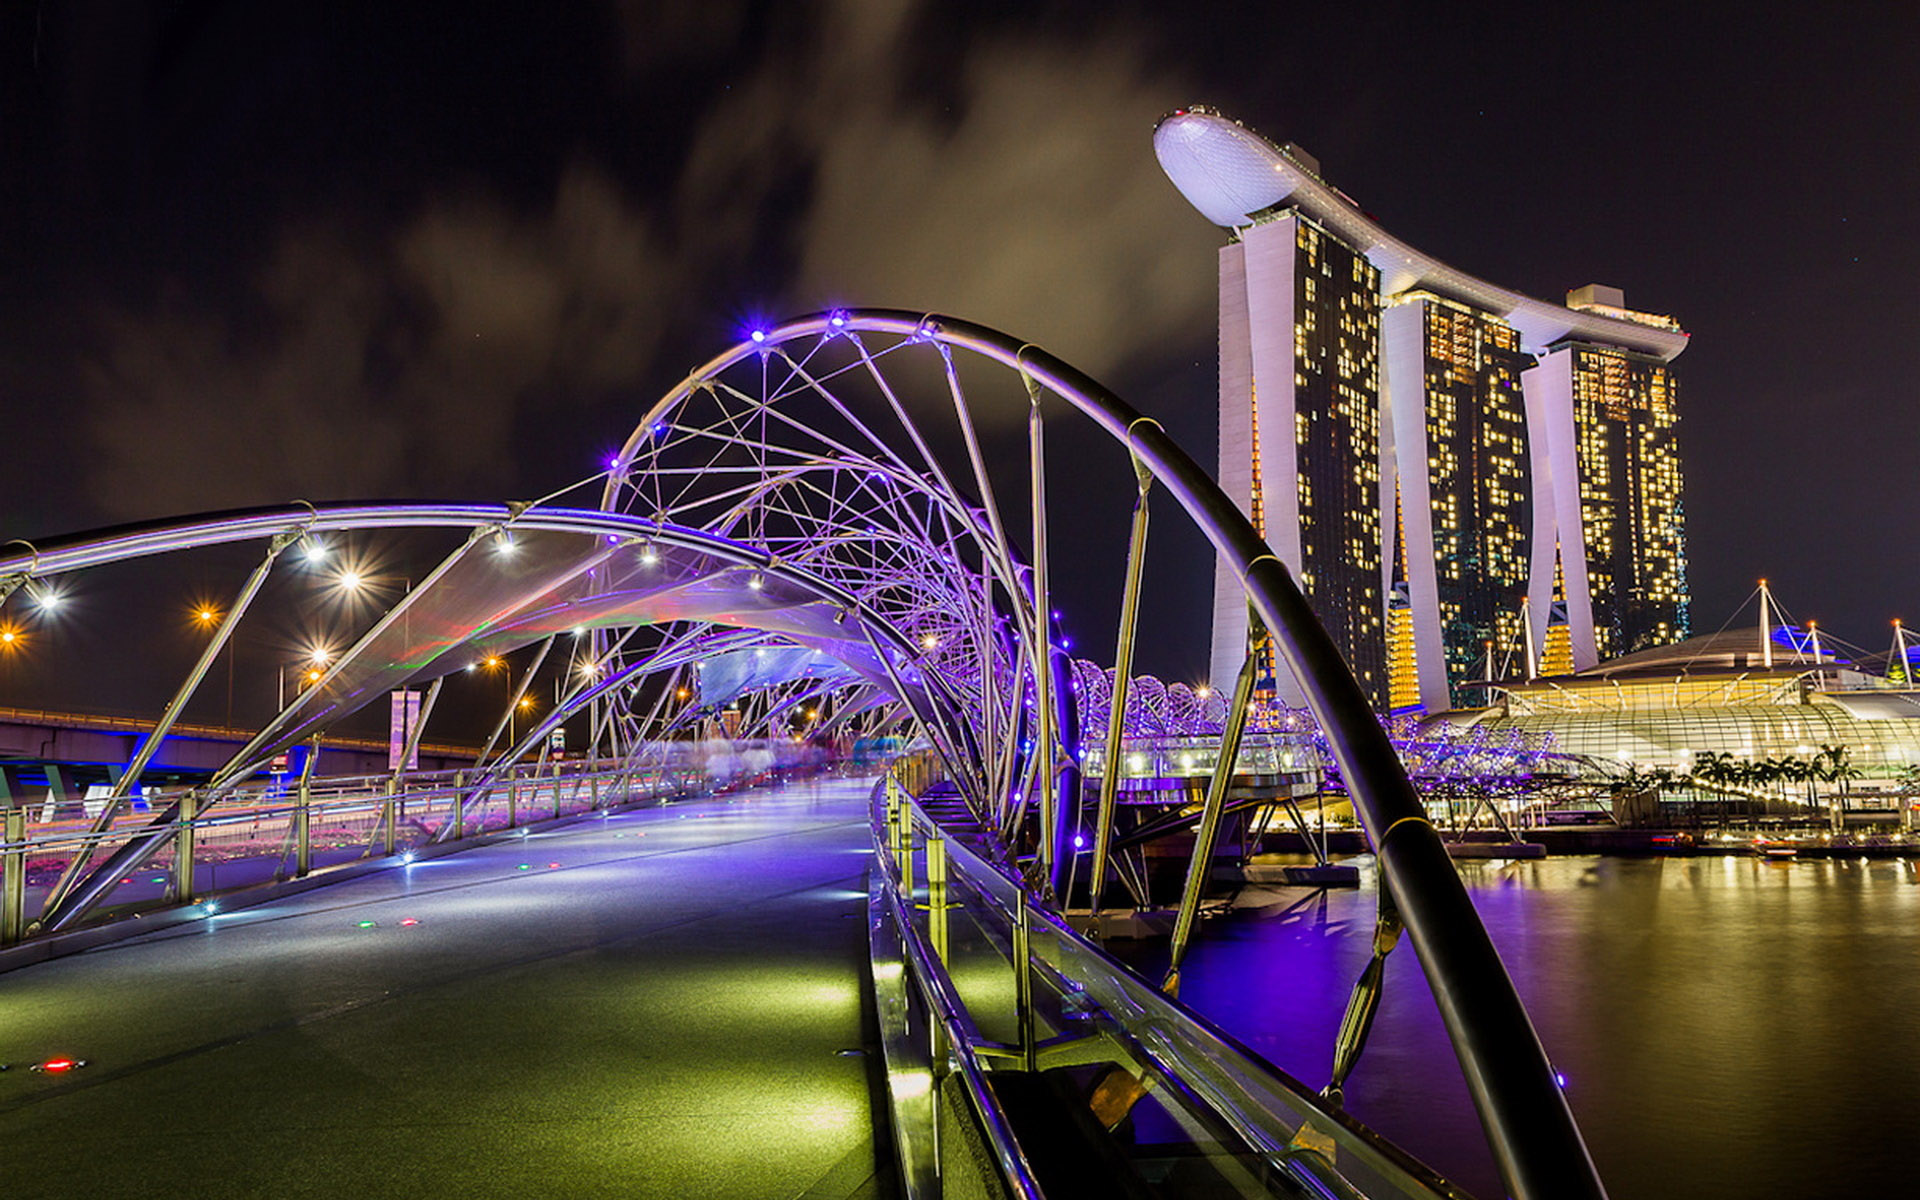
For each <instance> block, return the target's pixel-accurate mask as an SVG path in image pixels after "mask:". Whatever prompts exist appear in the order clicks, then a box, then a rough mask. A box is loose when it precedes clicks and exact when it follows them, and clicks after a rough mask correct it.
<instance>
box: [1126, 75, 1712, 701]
mask: <svg viewBox="0 0 1920 1200" xmlns="http://www.w3.org/2000/svg"><path fill="white" fill-rule="evenodd" d="M1154 150H1155V153H1156V154H1157V155H1158V156H1159V159H1160V163H1161V166H1162V167H1163V168H1164V169H1165V170H1166V172H1167V175H1168V177H1169V178H1171V179H1172V180H1173V182H1174V184H1175V186H1177V187H1178V188H1179V189H1180V191H1181V193H1182V194H1183V195H1185V196H1186V198H1187V199H1188V200H1189V201H1191V202H1192V203H1193V205H1194V207H1196V208H1197V209H1199V210H1200V212H1201V213H1202V214H1203V215H1205V216H1206V217H1207V218H1208V219H1209V220H1211V221H1213V222H1214V223H1216V224H1218V225H1221V226H1224V227H1226V228H1228V229H1230V230H1232V231H1233V240H1232V241H1230V243H1229V244H1228V245H1226V246H1224V247H1222V249H1221V252H1220V474H1219V478H1220V482H1221V484H1222V486H1223V487H1224V488H1225V489H1226V490H1227V492H1228V493H1229V494H1230V495H1232V496H1234V497H1235V498H1236V499H1237V500H1239V501H1240V502H1241V503H1242V504H1243V505H1245V506H1246V509H1247V511H1248V513H1249V514H1251V516H1252V517H1253V520H1254V523H1255V525H1256V527H1258V528H1259V529H1260V530H1261V532H1262V533H1263V534H1264V535H1265V536H1266V538H1267V540H1268V542H1269V544H1271V545H1272V546H1273V548H1274V551H1275V553H1276V554H1278V555H1279V556H1280V558H1281V560H1282V561H1284V562H1285V563H1286V564H1287V566H1288V568H1289V569H1290V570H1291V571H1292V572H1293V573H1294V575H1295V577H1296V578H1297V579H1298V580H1299V581H1300V583H1301V586H1302V590H1303V591H1305V593H1306V595H1307V598H1308V600H1309V602H1310V604H1311V605H1312V606H1313V609H1314V611H1315V612H1316V613H1317V614H1318V615H1319V616H1320V619H1321V621H1322V623H1323V624H1324V625H1326V627H1327V630H1328V632H1329V633H1330V634H1331V635H1332V636H1333V639H1334V641H1335V643H1336V644H1337V645H1338V646H1339V647H1340V649H1341V651H1342V653H1343V654H1345V655H1346V657H1347V661H1348V662H1349V663H1350V664H1351V665H1352V667H1353V669H1354V673H1355V675H1356V676H1358V678H1359V680H1360V683H1361V685H1362V686H1363V687H1364V688H1365V689H1366V690H1367V691H1368V693H1369V694H1370V695H1372V696H1373V698H1374V701H1375V703H1376V704H1378V705H1380V706H1381V707H1387V706H1389V705H1390V704H1391V705H1392V706H1394V707H1399V706H1401V705H1402V704H1405V703H1410V702H1413V698H1415V697H1417V703H1419V704H1420V705H1423V706H1424V707H1426V708H1428V709H1429V710H1437V709H1441V708H1446V707H1449V706H1451V705H1453V704H1456V703H1472V702H1476V701H1478V700H1479V698H1480V697H1479V694H1478V692H1477V690H1475V689H1472V688H1470V687H1463V685H1464V684H1469V683H1470V682H1471V681H1473V680H1475V679H1478V678H1480V677H1481V676H1482V675H1485V674H1488V673H1492V674H1495V675H1498V676H1509V675H1514V674H1519V673H1521V672H1522V671H1531V670H1532V669H1533V664H1535V663H1538V662H1539V661H1540V658H1541V654H1542V651H1543V649H1546V650H1548V651H1549V657H1550V658H1551V659H1553V660H1559V659H1561V658H1562V657H1564V656H1567V655H1569V654H1570V657H1571V660H1572V663H1573V665H1574V666H1575V667H1576V668H1580V667H1586V666H1589V665H1591V664H1592V663H1593V661H1595V658H1596V656H1597V655H1600V654H1617V653H1623V652H1625V651H1628V650H1632V649H1637V648H1640V647H1642V646H1646V645H1654V644H1658V643H1660V642H1663V641H1672V640H1676V639H1678V638H1681V637H1685V636H1686V633H1687V610H1686V605H1687V584H1686V552H1685V527H1684V514H1683V508H1682V504H1681V499H1680V495H1681V478H1680V460H1679V454H1678V450H1677V444H1676V440H1675V427H1676V423H1675V414H1674V407H1673V401H1674V386H1673V378H1672V370H1671V367H1670V366H1669V365H1668V364H1669V363H1670V362H1671V360H1672V359H1673V358H1674V357H1675V356H1677V355H1678V354H1679V353H1680V352H1681V351H1682V350H1684V349H1685V348H1686V345H1687V335H1686V333H1685V332H1684V331H1682V330H1681V329H1680V327H1679V326H1678V325H1676V324H1674V323H1673V322H1672V321H1671V320H1670V319H1668V318H1665V317H1656V316H1650V315H1648V314H1644V313H1637V312H1632V311H1630V310H1628V309H1627V308H1626V307H1625V304H1624V301H1623V299H1622V297H1621V295H1620V293H1619V292H1618V291H1616V290H1614V289H1610V288H1600V287H1590V288H1586V289H1582V290H1581V292H1579V293H1575V294H1574V295H1572V296H1570V297H1569V300H1568V304H1567V305H1565V306H1563V305H1558V304H1551V303H1548V302H1546V301H1542V300H1536V299H1533V298H1531V297H1528V296H1523V295H1520V294H1519V293H1516V292H1512V291H1509V290H1507V289H1505V288H1501V287H1498V286H1496V285H1494V284H1490V283H1488V282H1486V281H1485V280H1482V279H1478V278H1475V277H1474V276H1471V275H1468V274H1466V273H1465V272H1462V271H1458V270H1455V269H1454V268H1452V267H1449V266H1447V265H1445V264H1444V263H1441V262H1438V261H1436V260H1434V259H1433V258H1431V257H1429V256H1427V255H1425V254H1423V253H1421V252H1420V251H1418V250H1416V249H1414V248H1413V247H1411V246H1409V245H1407V244H1406V243H1404V242H1401V241H1399V240H1397V239H1395V238H1394V237H1393V236H1392V235H1390V234H1388V233H1387V232H1386V231H1385V230H1383V229H1381V228H1380V227H1379V226H1378V225H1377V224H1375V223H1374V222H1373V220H1372V219H1371V218H1370V217H1368V216H1367V215H1366V214H1364V213H1363V212H1361V211H1360V209H1359V208H1358V207H1357V206H1356V205H1355V204H1354V203H1353V202H1352V201H1351V200H1350V199H1348V198H1347V197H1346V196H1345V195H1344V194H1343V193H1341V192H1339V191H1338V190H1337V189H1335V188H1332V187H1330V186H1329V185H1327V184H1326V183H1325V181H1323V180H1322V179H1321V178H1320V171H1319V164H1318V163H1317V162H1316V161H1314V160H1313V159H1312V158H1311V157H1310V156H1308V155H1306V154H1305V153H1304V152H1302V151H1300V150H1299V149H1298V148H1297V147H1293V146H1286V147H1279V146H1275V145H1273V144H1272V143H1270V142H1268V141H1266V140H1265V139H1264V138H1261V137H1260V136H1259V135H1258V134H1255V133H1253V132H1252V131H1250V130H1248V129H1246V128H1244V127H1243V126H1241V125H1239V124H1237V123H1236V122H1233V121H1230V120H1228V119H1226V118H1225V117H1222V116H1220V115H1218V114H1217V113H1212V112H1209V111H1207V110H1204V109H1194V110H1190V111H1183V112H1179V113H1175V114H1174V115H1172V116H1170V117H1168V118H1167V119H1166V120H1164V121H1162V122H1161V123H1160V125H1159V126H1158V127H1157V128H1156V129H1155V131H1154ZM1288 431H1290V432H1291V434H1292V436H1291V437H1288V436H1287V432H1288ZM1576 551H1577V552H1576ZM1523 603H1524V604H1525V605H1526V606H1527V607H1529V608H1530V610H1531V612H1532V613H1533V614H1534V617H1533V619H1532V620H1528V619H1527V617H1525V616H1524V615H1523ZM1529 629H1530V630H1531V641H1530V643H1529V640H1528V637H1527V631H1528V630H1529ZM1246 630H1247V618H1246V611H1245V601H1244V598H1243V595H1242V592H1241V589H1240V586H1239V582H1238V580H1237V579H1234V578H1232V577H1231V576H1229V575H1227V574H1225V573H1222V574H1221V575H1219V576H1218V577H1217V580H1216V588H1215V603H1214V642H1213V681H1214V682H1215V683H1216V684H1220V685H1224V684H1225V683H1227V682H1228V681H1230V680H1231V678H1232V676H1233V674H1234V673H1235V672H1236V671H1237V670H1238V669H1239V665H1240V662H1241V660H1242V657H1243V655H1244V653H1245V646H1246ZM1390 650H1391V653H1389V651H1390ZM1266 665H1267V666H1270V665H1271V663H1270V656H1269V663H1268V664H1266ZM1409 672H1411V673H1412V676H1411V677H1409V674H1408V673H1409ZM1263 673H1264V672H1263ZM1274 675H1275V689H1276V691H1277V693H1278V694H1279V697H1280V698H1281V699H1283V700H1291V699H1293V698H1294V696H1295V693H1294V692H1293V691H1292V690H1291V681H1290V680H1289V679H1288V678H1287V675H1286V672H1284V671H1277V672H1275V673H1274Z"/></svg>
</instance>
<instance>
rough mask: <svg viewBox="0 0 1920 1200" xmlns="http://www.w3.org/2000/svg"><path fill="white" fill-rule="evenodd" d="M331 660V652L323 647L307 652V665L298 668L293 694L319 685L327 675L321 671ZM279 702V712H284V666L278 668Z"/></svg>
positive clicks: (285, 688) (285, 701)
mask: <svg viewBox="0 0 1920 1200" xmlns="http://www.w3.org/2000/svg"><path fill="white" fill-rule="evenodd" d="M332 658H333V651H332V650H329V649H327V647H325V646H315V647H313V649H311V650H309V651H308V652H307V657H306V664H307V665H306V666H304V667H302V668H300V674H299V676H298V677H297V678H296V681H295V686H294V694H295V695H298V694H299V693H301V692H304V691H306V690H307V689H308V688H310V687H312V686H313V685H314V684H316V683H319V682H320V681H321V680H322V679H325V678H326V676H327V673H326V671H325V670H323V668H324V667H325V666H326V665H327V663H328V662H329V661H330V660H331V659H332ZM279 700H280V710H281V711H282V712H285V711H286V708H287V666H286V665H284V664H283V665H282V666H281V668H280V696H279Z"/></svg>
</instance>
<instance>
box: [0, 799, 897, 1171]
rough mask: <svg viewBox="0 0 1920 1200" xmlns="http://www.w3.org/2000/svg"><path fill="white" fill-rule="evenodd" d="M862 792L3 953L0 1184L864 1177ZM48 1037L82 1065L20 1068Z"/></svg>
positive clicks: (576, 833) (573, 832)
mask: <svg viewBox="0 0 1920 1200" xmlns="http://www.w3.org/2000/svg"><path fill="white" fill-rule="evenodd" d="M868 790H869V784H868V783H865V782H856V781H851V780H823V781H819V782H815V783H801V784H795V785H791V786H789V787H787V788H784V789H778V790H765V791H756V792H750V793H744V794H742V795H739V796H736V797H722V798H719V799H714V800H704V801H696V802H688V803H683V804H678V805H675V806H672V807H669V808H664V809H649V810H644V811H639V812H634V813H628V814H624V815H621V816H617V817H612V818H608V819H605V820H603V821H592V822H587V823H584V824H582V825H579V826H575V827H572V828H566V829H561V830H557V831H554V832H550V833H547V834H536V835H533V836H531V837H528V838H526V839H524V840H519V841H513V842H506V843H501V844H498V845H494V846H489V847H484V848H481V849H477V850H473V851H469V852H467V853H464V854H458V855H453V856H450V857H447V858H442V859H437V860H433V861H430V862H422V863H418V864H415V865H413V866H411V867H408V868H405V869H404V870H400V871H394V872H384V873H380V874H377V875H374V876H369V877H365V878H362V879H359V880H355V881H352V882H348V883H343V884H340V885H338V886H335V887H329V888H321V889H318V890H316V891H313V892H309V893H306V894H303V895H300V896H296V897H293V898H290V899H287V900H285V901H282V902H276V903H274V904H271V905H266V906H262V907H259V908H254V909H249V910H246V911H244V912H238V913H234V914H231V915H222V916H216V917H214V918H212V919H211V920H210V921H206V922H201V923H198V924H196V925H193V926H188V927H185V928H184V929H175V930H170V931H167V932H164V933H157V934H154V935H149V936H147V937H143V938H139V939H135V940H131V941H126V942H121V943H117V944H115V945H112V946H110V947H105V948H101V949H98V950H94V951H91V952H88V953H85V954H81V955H77V956H74V957H71V958H66V959H61V960H56V961H53V962H49V963H44V964H41V965H38V966H34V967H30V968H26V969H23V970H20V971H16V972H14V973H12V974H9V975H7V976H5V977H4V978H0V1061H5V1062H7V1063H9V1064H11V1066H12V1069H10V1070H8V1071H6V1072H4V1073H0V1134H3V1136H4V1139H5V1144H6V1146H7V1159H8V1163H9V1167H8V1170H7V1173H6V1176H7V1177H6V1183H5V1189H4V1190H5V1192H6V1194H7V1197H8V1200H25V1198H26V1197H33V1196H63V1197H70V1196H88V1197H93V1198H96V1200H100V1198H105V1197H110V1196H121V1195H127V1196H135V1195H137V1196H142V1197H150V1196H169V1195H179V1196H187V1195H196V1194H197V1195H208V1196H246V1195H262V1196H264V1195H272V1196H327V1197H336V1198H337V1197H341V1196H387V1195H393V1196H401V1195H404V1196H409V1197H421V1196H437V1195H448V1196H452V1195H460V1196H507V1195H520V1196H560V1195H567V1196H572V1195H609V1196H612V1195H621V1196H642V1195H647V1196H651V1195H672V1196H679V1197H686V1198H688V1200H691V1198H692V1197H727V1196H742V1197H745V1196H751V1197H835V1198H839V1197H850V1196H868V1195H880V1194H884V1193H885V1192H886V1191H887V1190H888V1189H887V1185H886V1182H885V1181H886V1180H887V1179H888V1178H890V1169H889V1168H888V1167H886V1166H884V1165H881V1164H882V1163H884V1160H885V1159H886V1157H887V1156H888V1154H889V1153H890V1152H889V1151H887V1150H886V1149H885V1148H884V1147H882V1148H880V1149H879V1150H876V1147H875V1134H874V1112H875V1110H874V1108H873V1105H872V1103H871V1097H872V1095H874V1094H876V1093H872V1092H871V1091H870V1077H869V1070H870V1068H871V1069H872V1070H875V1071H877V1070H878V1055H877V1052H876V1053H875V1054H874V1055H873V1056H872V1057H861V1056H849V1055H843V1054H840V1053H838V1052H840V1051H843V1050H849V1049H857V1048H860V1047H862V1046H864V1045H867V1044H868V1043H869V1039H870V1036H871V1035H870V1033H869V1029H870V1019H869V1017H868V1015H867V1012H866V1005H867V1001H866V996H867V995H868V989H867V987H866V971H867V968H866V965H865V963H866V930H865V923H864V921H863V920H862V919H861V918H862V917H863V916H864V914H865V887H866V869H867V861H868V856H867V853H866V851H867V848H868V846H869V844H870V843H869V835H868V833H867V827H866V820H865V806H864V804H865V796H866V794H867V792H868ZM367 922H371V923H372V924H370V925H368V924H365V923H367ZM409 922H417V923H409ZM55 1055H71V1056H73V1057H76V1058H83V1059H86V1060H88V1064H89V1065H87V1066H86V1067H85V1068H83V1069H80V1070H77V1071H75V1072H72V1073H71V1074H68V1075H64V1076H51V1075H44V1074H37V1073H30V1072H29V1071H28V1070H27V1069H26V1067H27V1064H29V1063H34V1062H39V1061H42V1060H44V1059H46V1058H49V1057H52V1056H55Z"/></svg>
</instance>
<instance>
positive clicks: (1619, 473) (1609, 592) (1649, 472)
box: [1525, 342, 1690, 668]
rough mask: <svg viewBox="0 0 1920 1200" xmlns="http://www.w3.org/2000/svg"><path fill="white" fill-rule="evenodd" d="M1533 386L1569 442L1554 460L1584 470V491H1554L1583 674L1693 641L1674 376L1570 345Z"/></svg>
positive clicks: (1541, 369)
mask: <svg viewBox="0 0 1920 1200" xmlns="http://www.w3.org/2000/svg"><path fill="white" fill-rule="evenodd" d="M1525 385H1526V389H1527V393H1528V396H1529V397H1530V398H1531V397H1533V396H1535V395H1538V396H1539V397H1540V400H1541V409H1542V411H1543V413H1544V414H1550V418H1549V419H1550V424H1549V425H1548V428H1547V435H1548V438H1549V439H1550V440H1558V441H1561V442H1563V443H1567V444H1564V445H1562V446H1559V447H1556V448H1555V454H1556V457H1561V458H1570V459H1572V460H1573V461H1574V463H1576V464H1577V473H1576V478H1577V480H1578V487H1577V488H1562V487H1556V488H1555V489H1554V503H1555V506H1556V510H1557V511H1556V512H1555V514H1554V523H1555V525H1556V526H1557V528H1558V543H1559V549H1560V566H1561V571H1562V578H1563V586H1564V589H1565V593H1566V601H1567V609H1568V626H1569V632H1570V633H1571V635H1572V638H1573V660H1574V666H1575V667H1576V668H1584V667H1589V666H1592V665H1593V664H1594V663H1596V662H1599V661H1600V660H1602V659H1608V658H1614V657H1617V656H1619V655H1622V654H1631V653H1632V652H1634V651H1635V650H1645V649H1648V648H1650V647H1653V646H1661V645H1665V644H1667V643H1670V642H1676V641H1679V640H1681V639H1683V638H1685V637H1687V636H1689V633H1690V627H1689V621H1688V612H1687V604H1688V594H1687V549H1686V511H1685V507H1684V504H1683V502H1682V500H1681V490H1680V482H1681V479H1680V451H1679V444H1678V425H1679V418H1678V415H1677V414H1676V412H1675V409H1674V392H1675V386H1674V378H1673V369H1672V368H1671V367H1670V366H1669V365H1668V364H1666V363H1664V362H1661V361H1660V360H1659V359H1656V358H1649V357H1647V356H1645V355H1640V354H1632V353H1629V352H1626V351H1623V350H1619V349H1617V348H1614V347H1609V346H1595V345H1589V344H1584V343H1579V342H1573V343H1566V344H1562V345H1559V346H1555V347H1554V348H1553V349H1551V350H1550V351H1548V352H1547V353H1546V354H1544V355H1542V356H1541V357H1540V363H1539V365H1538V366H1536V367H1534V368H1532V369H1531V370H1529V371H1528V372H1527V373H1526V381H1525ZM1576 548H1577V550H1576ZM1583 607H1584V608H1586V610H1587V611H1586V612H1585V613H1582V612H1581V611H1580V610H1581V609H1582V608H1583Z"/></svg>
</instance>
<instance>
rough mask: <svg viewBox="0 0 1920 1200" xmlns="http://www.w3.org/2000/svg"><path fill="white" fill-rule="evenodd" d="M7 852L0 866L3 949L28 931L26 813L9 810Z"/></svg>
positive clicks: (23, 810) (24, 810) (0, 915)
mask: <svg viewBox="0 0 1920 1200" xmlns="http://www.w3.org/2000/svg"><path fill="white" fill-rule="evenodd" d="M6 816H7V819H6V838H7V848H6V850H5V851H4V862H0V946H11V945H13V944H14V943H15V942H17V941H19V940H20V939H21V937H23V936H24V935H25V934H26V931H27V847H26V841H27V810H26V809H24V808H8V809H6Z"/></svg>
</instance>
